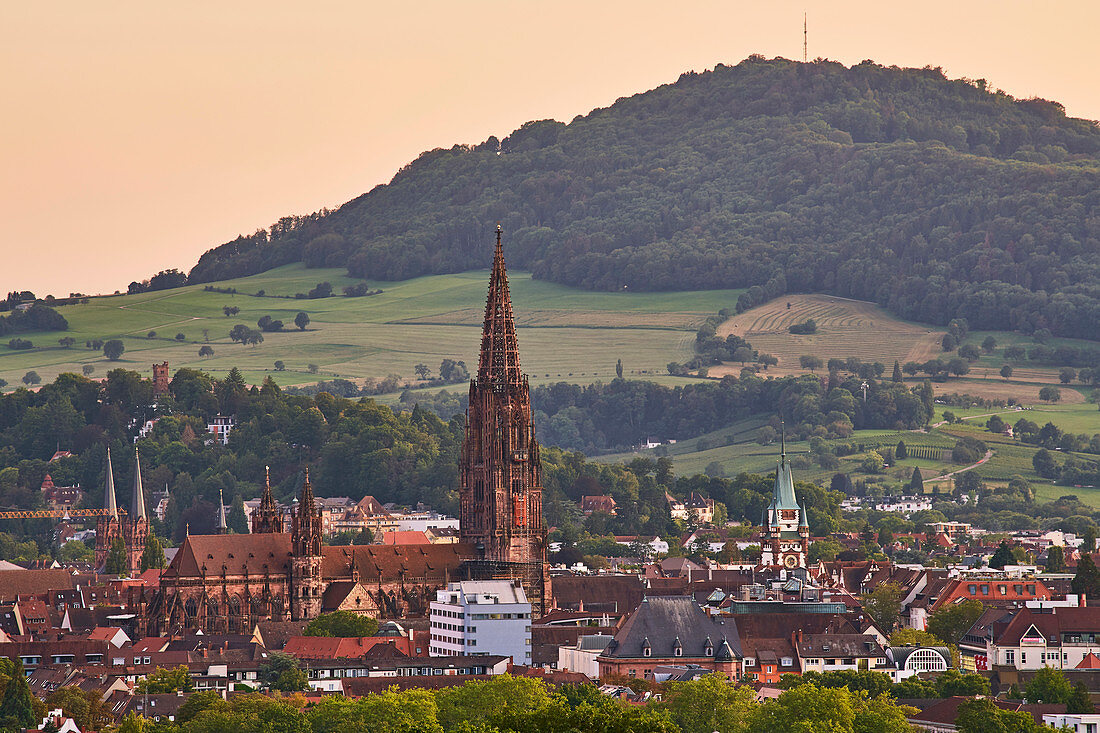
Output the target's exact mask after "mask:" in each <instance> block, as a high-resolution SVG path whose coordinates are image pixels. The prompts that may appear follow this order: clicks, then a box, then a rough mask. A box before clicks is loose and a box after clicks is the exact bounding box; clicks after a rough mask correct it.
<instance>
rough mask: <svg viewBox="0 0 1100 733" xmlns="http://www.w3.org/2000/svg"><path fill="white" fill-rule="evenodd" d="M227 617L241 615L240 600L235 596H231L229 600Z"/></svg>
mask: <svg viewBox="0 0 1100 733" xmlns="http://www.w3.org/2000/svg"><path fill="white" fill-rule="evenodd" d="M229 615H230V616H240V615H241V599H240V598H238V597H237V596H232V597H230V599H229Z"/></svg>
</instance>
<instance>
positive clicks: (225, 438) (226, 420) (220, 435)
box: [206, 415, 235, 445]
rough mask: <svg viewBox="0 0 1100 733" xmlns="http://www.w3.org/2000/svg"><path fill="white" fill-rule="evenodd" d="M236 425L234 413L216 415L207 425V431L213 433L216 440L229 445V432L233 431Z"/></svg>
mask: <svg viewBox="0 0 1100 733" xmlns="http://www.w3.org/2000/svg"><path fill="white" fill-rule="evenodd" d="M234 425H235V423H234V421H233V416H232V415H215V416H214V419H213V420H211V421H210V422H209V423H208V424H207V425H206V432H208V433H211V434H213V436H214V440H216V441H217V442H219V443H221V444H222V445H229V433H231V432H232V431H233V426H234Z"/></svg>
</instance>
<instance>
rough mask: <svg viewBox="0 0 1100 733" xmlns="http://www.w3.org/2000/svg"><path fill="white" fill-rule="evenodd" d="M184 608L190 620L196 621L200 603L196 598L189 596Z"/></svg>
mask: <svg viewBox="0 0 1100 733" xmlns="http://www.w3.org/2000/svg"><path fill="white" fill-rule="evenodd" d="M183 608H184V613H185V614H186V615H187V621H188V622H191V621H194V620H195V617H196V616H198V615H199V603H198V601H196V600H195V599H194V598H188V599H187V603H186V604H184V607H183Z"/></svg>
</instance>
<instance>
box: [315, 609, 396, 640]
mask: <svg viewBox="0 0 1100 733" xmlns="http://www.w3.org/2000/svg"><path fill="white" fill-rule="evenodd" d="M377 633H378V620H377V619H373V618H370V617H369V616H360V615H359V614H357V613H354V612H352V611H333V612H332V613H325V614H322V615H320V616H318V617H317V618H315V619H313V620H312V621H310V622H309V625H308V626H306V630H305V635H306V636H342V637H350V636H374V635H375V634H377Z"/></svg>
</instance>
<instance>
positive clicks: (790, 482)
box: [760, 439, 810, 570]
mask: <svg viewBox="0 0 1100 733" xmlns="http://www.w3.org/2000/svg"><path fill="white" fill-rule="evenodd" d="M762 547H763V552H762V553H761V555H760V562H761V564H762V565H782V566H783V567H785V568H787V569H788V570H793V569H794V568H804V567H806V557H807V555H808V553H809V551H810V524H809V521H808V519H807V516H806V507H805V506H799V505H798V501H797V500H796V499H795V496H794V478H793V477H792V476H791V464H790V462H789V461H787V447H786V440H785V439H781V442H780V449H779V465H778V466H777V467H776V470H775V489H774V491H773V494H772V503H771V504H769V505H768V509H767V511H766V512H765V514H764V537H763V542H762Z"/></svg>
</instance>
